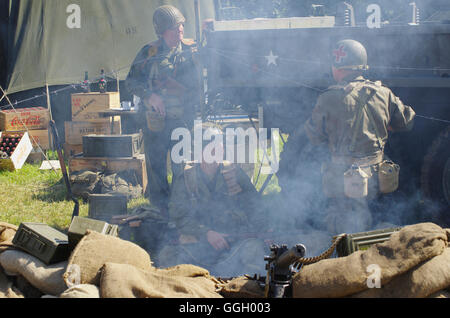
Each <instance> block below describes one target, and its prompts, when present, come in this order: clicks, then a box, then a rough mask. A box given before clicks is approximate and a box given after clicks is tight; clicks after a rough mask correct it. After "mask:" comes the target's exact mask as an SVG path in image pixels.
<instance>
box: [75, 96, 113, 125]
mask: <svg viewBox="0 0 450 318" xmlns="http://www.w3.org/2000/svg"><path fill="white" fill-rule="evenodd" d="M71 97H72V121H91V122H105V121H107V120H108V119H109V118H104V117H102V116H100V114H99V113H98V112H99V111H102V110H108V109H119V108H120V93H119V92H107V93H98V92H94V93H79V94H72V95H71Z"/></svg>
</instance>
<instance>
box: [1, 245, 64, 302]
mask: <svg viewBox="0 0 450 318" xmlns="http://www.w3.org/2000/svg"><path fill="white" fill-rule="evenodd" d="M0 265H1V266H2V267H3V269H4V270H5V273H6V274H8V275H10V276H17V275H21V276H23V277H24V278H25V279H26V280H27V281H28V282H29V283H30V284H31V285H33V286H34V287H35V288H37V289H38V290H40V291H41V292H42V293H44V294H49V295H59V294H61V293H62V292H63V291H65V290H66V289H67V286H66V285H65V283H64V281H63V279H62V275H63V273H64V271H65V269H66V265H67V262H61V263H56V264H52V265H46V264H44V263H43V262H41V261H40V260H39V259H37V258H36V257H34V256H32V255H30V254H27V253H25V252H22V251H19V250H7V251H4V252H3V253H1V254H0Z"/></svg>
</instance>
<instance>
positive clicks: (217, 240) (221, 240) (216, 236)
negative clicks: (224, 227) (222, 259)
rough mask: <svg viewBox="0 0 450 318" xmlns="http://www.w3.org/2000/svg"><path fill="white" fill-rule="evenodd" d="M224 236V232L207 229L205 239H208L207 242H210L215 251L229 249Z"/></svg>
mask: <svg viewBox="0 0 450 318" xmlns="http://www.w3.org/2000/svg"><path fill="white" fill-rule="evenodd" d="M226 236H227V235H226V234H222V233H218V232H215V231H208V233H206V239H207V240H208V243H209V244H211V246H212V247H214V249H215V250H217V251H221V250H224V249H227V250H228V249H230V246H229V245H228V242H227V240H226V239H225V237H226Z"/></svg>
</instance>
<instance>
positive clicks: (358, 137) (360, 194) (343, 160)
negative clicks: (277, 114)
mask: <svg viewBox="0 0 450 318" xmlns="http://www.w3.org/2000/svg"><path fill="white" fill-rule="evenodd" d="M332 59H333V60H332V61H333V62H332V72H333V77H334V79H335V80H336V82H337V85H334V86H331V87H329V88H328V89H327V90H326V91H325V92H323V93H322V94H321V95H320V96H319V98H318V100H317V103H316V105H315V108H314V110H313V113H312V116H311V118H310V119H309V120H308V121H307V122H306V124H305V126H304V129H305V132H306V134H307V136H308V138H309V140H310V141H311V142H312V143H313V144H325V145H327V147H328V150H329V153H330V160H329V161H327V162H326V163H325V164H324V165H323V166H322V181H323V191H324V194H325V196H326V197H327V198H328V202H327V217H326V224H327V227H328V230H329V232H331V233H333V234H337V233H350V232H361V231H365V230H369V229H370V227H371V226H372V225H373V224H372V215H371V212H370V210H369V207H368V201H369V200H373V199H376V198H377V197H379V195H381V194H387V193H392V192H394V191H395V190H396V189H397V188H398V176H399V170H400V167H399V166H398V165H397V164H395V163H393V162H392V161H390V160H389V159H388V158H387V157H386V155H385V152H384V148H385V145H386V142H387V140H388V137H389V132H396V131H408V130H410V129H412V126H413V120H414V117H415V112H414V111H413V109H412V108H411V107H409V106H406V105H404V104H403V103H402V101H401V100H400V99H399V98H398V97H397V96H395V95H394V93H393V92H392V91H391V90H390V89H389V88H387V87H385V86H383V85H382V84H381V82H373V81H370V80H367V79H365V78H364V72H365V71H366V70H368V68H369V66H368V63H367V52H366V49H365V48H364V46H363V45H362V44H361V43H359V42H357V41H355V40H348V39H347V40H343V41H339V42H338V43H337V44H336V46H335V47H334V48H333V50H332Z"/></svg>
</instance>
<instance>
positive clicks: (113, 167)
mask: <svg viewBox="0 0 450 318" xmlns="http://www.w3.org/2000/svg"><path fill="white" fill-rule="evenodd" d="M130 169H131V170H134V171H136V175H137V178H138V182H139V184H140V185H141V186H142V189H143V191H144V192H145V190H146V189H147V184H148V182H147V170H146V166H145V156H144V155H142V154H140V155H138V156H137V157H135V158H86V157H72V158H69V173H73V172H76V171H82V170H89V171H104V172H106V173H115V172H120V171H125V170H130Z"/></svg>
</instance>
